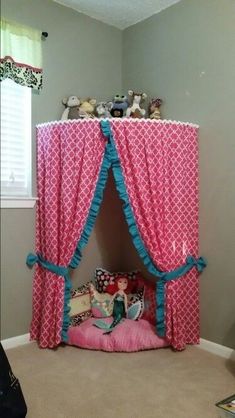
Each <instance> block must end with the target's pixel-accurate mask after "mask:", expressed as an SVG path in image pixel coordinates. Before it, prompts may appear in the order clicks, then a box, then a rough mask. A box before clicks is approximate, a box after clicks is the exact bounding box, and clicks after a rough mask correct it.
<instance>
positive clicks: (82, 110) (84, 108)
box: [79, 98, 96, 119]
mask: <svg viewBox="0 0 235 418" xmlns="http://www.w3.org/2000/svg"><path fill="white" fill-rule="evenodd" d="M95 105H96V99H90V98H88V99H86V100H82V101H81V104H80V106H79V117H80V118H82V119H84V118H94V117H95Z"/></svg>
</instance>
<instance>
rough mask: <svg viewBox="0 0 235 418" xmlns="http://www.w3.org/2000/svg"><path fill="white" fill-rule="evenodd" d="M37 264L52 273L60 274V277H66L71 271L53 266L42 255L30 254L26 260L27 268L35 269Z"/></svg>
mask: <svg viewBox="0 0 235 418" xmlns="http://www.w3.org/2000/svg"><path fill="white" fill-rule="evenodd" d="M35 263H38V264H40V266H42V267H44V268H45V269H47V270H49V271H51V272H52V273H55V274H58V276H66V275H67V274H68V273H69V269H68V268H67V267H61V266H57V265H56V264H52V263H50V262H49V261H46V260H45V259H44V258H43V257H42V256H41V255H40V254H32V253H30V254H28V256H27V259H26V264H27V266H29V267H33V265H34V264H35Z"/></svg>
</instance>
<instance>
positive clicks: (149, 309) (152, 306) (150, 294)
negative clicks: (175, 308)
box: [142, 280, 157, 325]
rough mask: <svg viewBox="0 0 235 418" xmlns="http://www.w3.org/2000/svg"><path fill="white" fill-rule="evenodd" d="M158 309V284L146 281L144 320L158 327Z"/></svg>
mask: <svg viewBox="0 0 235 418" xmlns="http://www.w3.org/2000/svg"><path fill="white" fill-rule="evenodd" d="M156 308H157V304H156V283H152V282H150V281H148V280H146V281H145V284H144V312H143V315H142V319H145V320H146V321H149V322H150V324H152V325H156Z"/></svg>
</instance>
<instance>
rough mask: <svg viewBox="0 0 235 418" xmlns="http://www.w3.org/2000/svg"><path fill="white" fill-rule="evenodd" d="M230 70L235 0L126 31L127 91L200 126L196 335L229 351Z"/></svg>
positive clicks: (169, 13)
mask: <svg viewBox="0 0 235 418" xmlns="http://www.w3.org/2000/svg"><path fill="white" fill-rule="evenodd" d="M234 69H235V3H234V0H223V1H221V0H207V1H205V0H187V1H186V0H183V1H182V2H180V3H178V4H176V5H174V6H172V7H170V8H168V9H166V10H164V11H163V12H161V13H160V14H158V15H155V16H153V17H151V18H149V19H147V20H145V21H144V22H141V23H139V24H137V25H134V26H132V27H131V28H128V29H126V30H125V32H124V37H123V87H124V91H127V90H128V89H130V88H131V89H138V90H143V91H145V92H146V93H147V94H148V95H149V97H150V96H151V97H154V96H159V97H161V98H163V100H164V106H163V107H162V114H163V117H164V118H166V119H173V120H181V121H191V122H196V123H198V124H199V125H200V132H199V141H200V253H201V254H202V255H204V256H205V257H206V258H207V260H208V267H207V269H206V270H205V272H204V273H203V275H202V276H201V278H200V294H201V337H202V338H205V339H207V340H211V341H214V342H216V343H219V344H223V345H226V346H228V347H232V348H235V297H234V295H235V272H234V257H235V210H234V208H235V186H234V185H235V135H234V124H233V120H234V111H235V107H234V97H235V82H234ZM130 251H131V248H130ZM125 253H128V248H126V249H125ZM133 256H134V255H133ZM134 257H135V256H134ZM129 261H130V260H129ZM132 264H135V259H133V260H132Z"/></svg>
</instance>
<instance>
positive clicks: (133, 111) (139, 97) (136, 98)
mask: <svg viewBox="0 0 235 418" xmlns="http://www.w3.org/2000/svg"><path fill="white" fill-rule="evenodd" d="M128 94H129V96H130V97H131V100H132V104H131V105H130V106H129V107H128V108H127V111H126V116H127V117H131V118H142V117H144V115H145V113H146V112H145V109H142V108H141V107H140V104H141V103H142V102H143V101H144V100H145V99H146V98H147V94H145V93H135V92H134V91H133V90H129V91H128Z"/></svg>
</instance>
